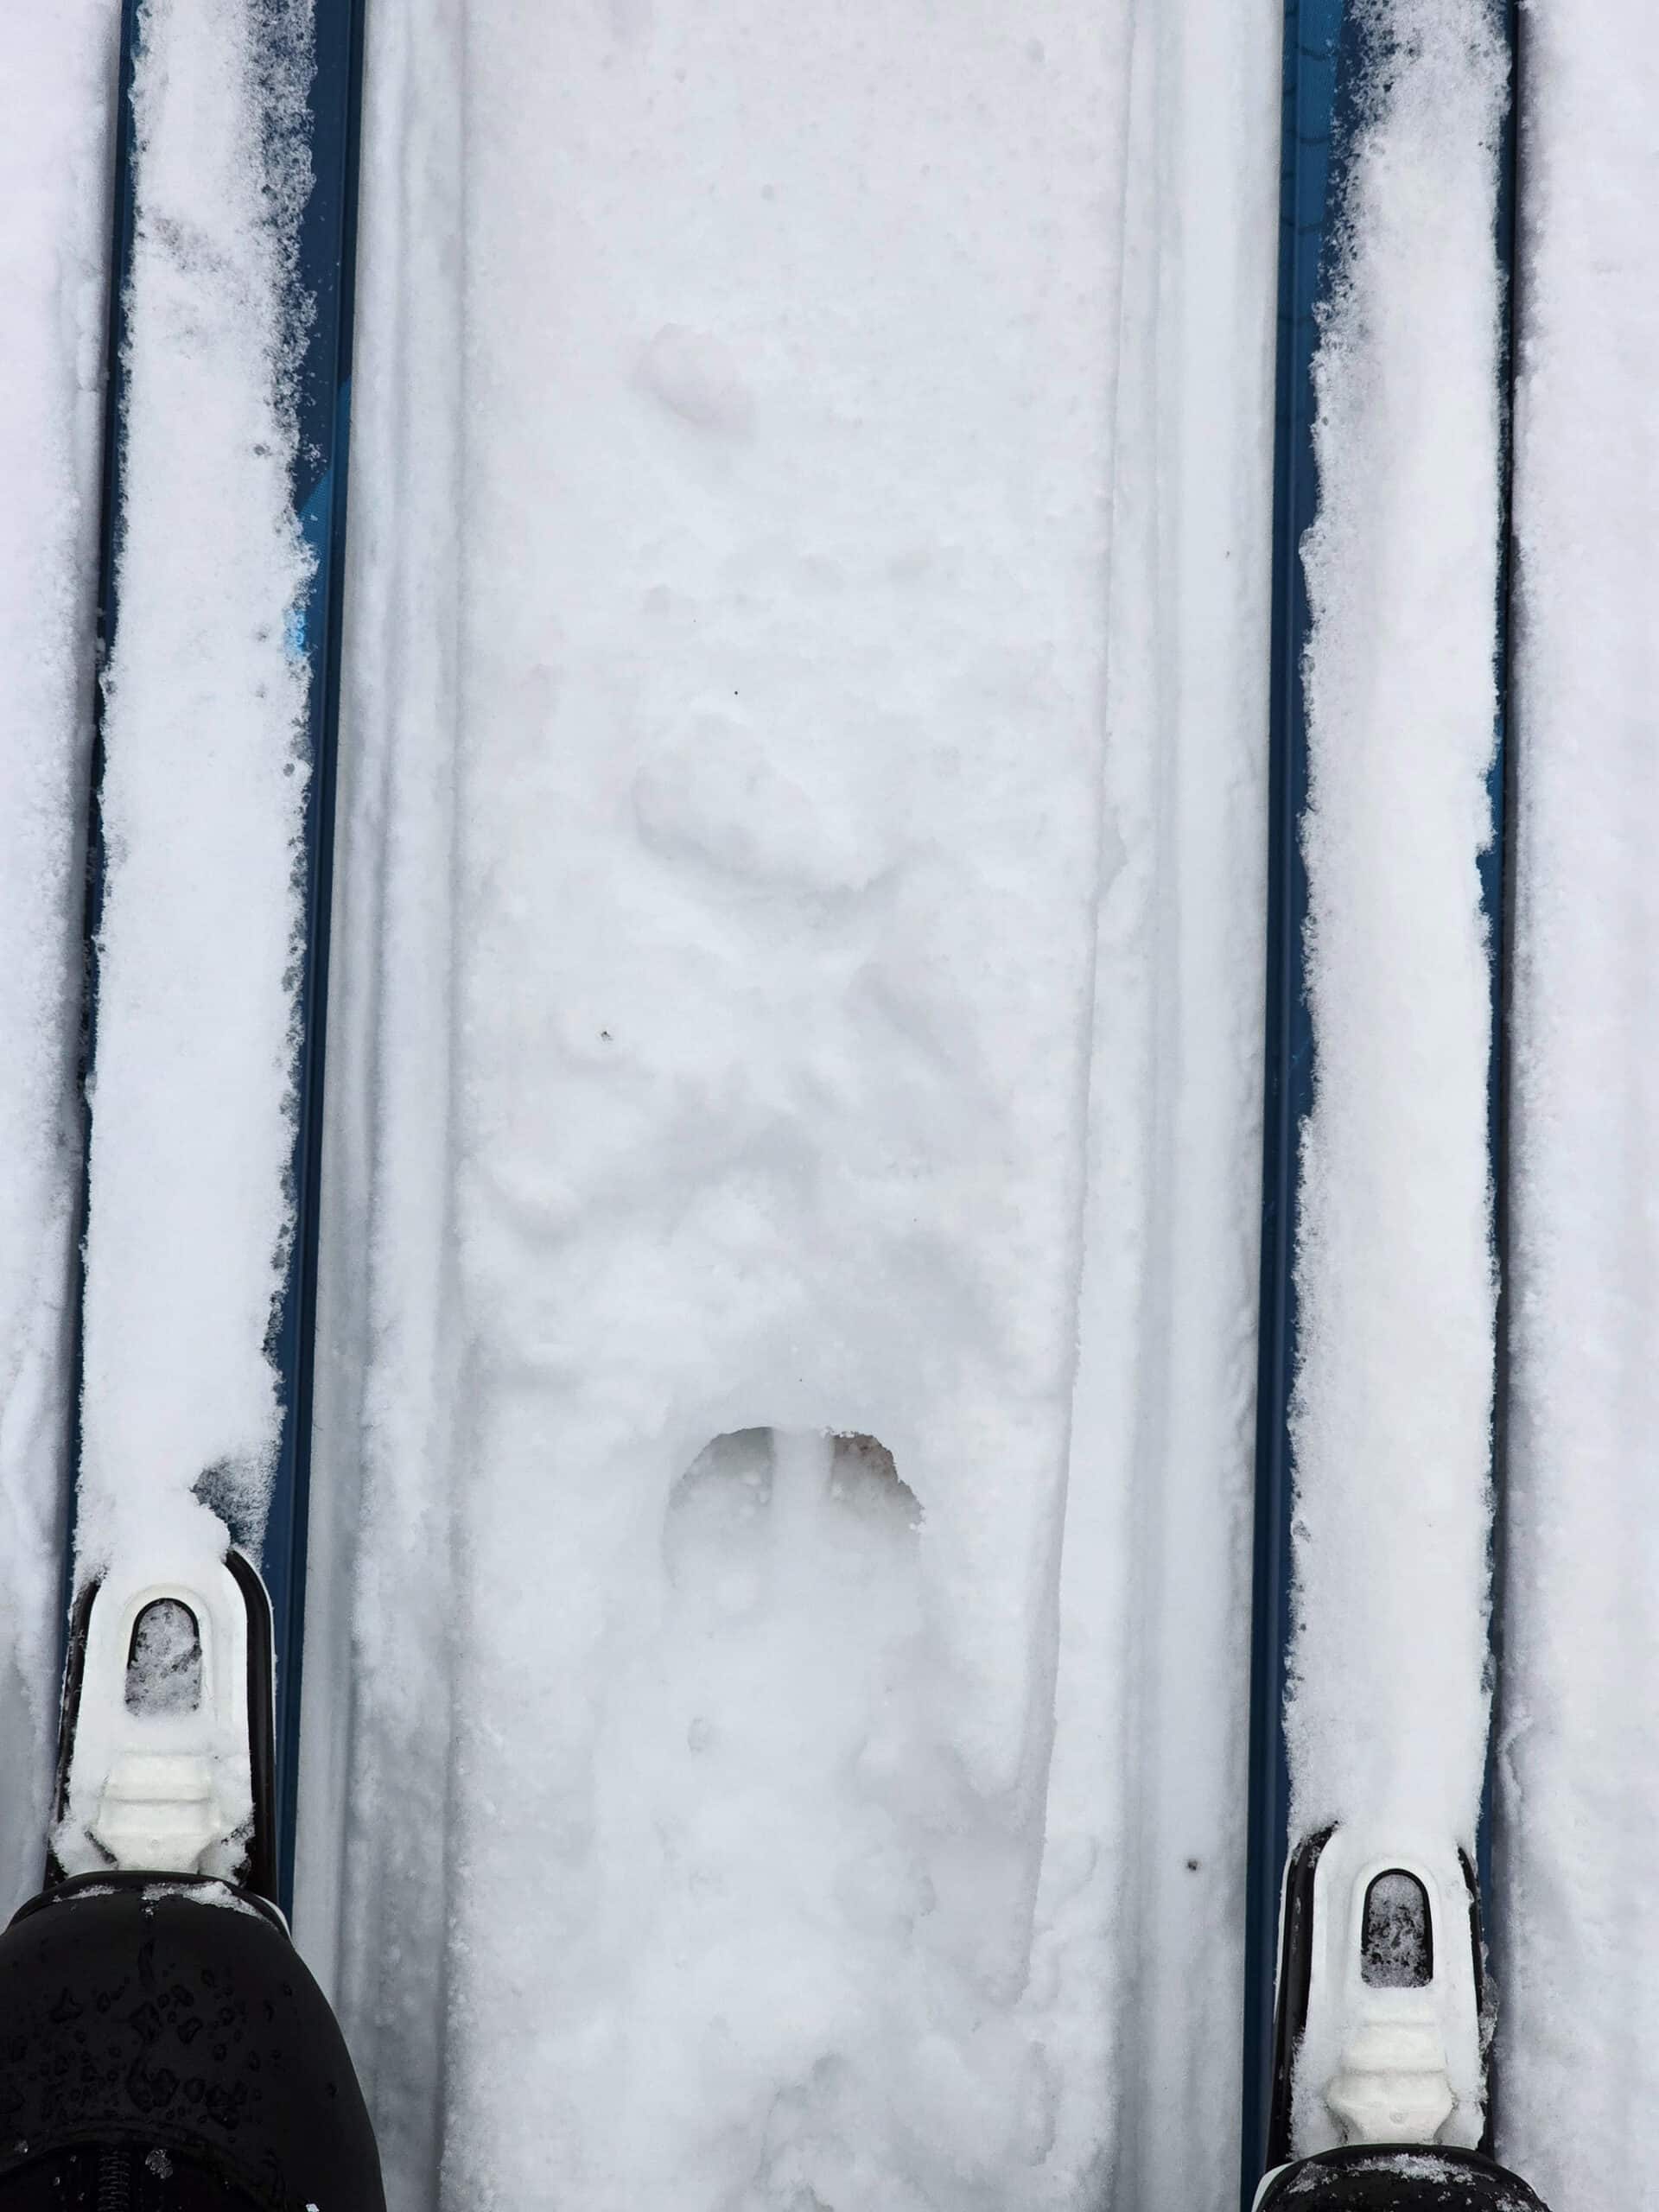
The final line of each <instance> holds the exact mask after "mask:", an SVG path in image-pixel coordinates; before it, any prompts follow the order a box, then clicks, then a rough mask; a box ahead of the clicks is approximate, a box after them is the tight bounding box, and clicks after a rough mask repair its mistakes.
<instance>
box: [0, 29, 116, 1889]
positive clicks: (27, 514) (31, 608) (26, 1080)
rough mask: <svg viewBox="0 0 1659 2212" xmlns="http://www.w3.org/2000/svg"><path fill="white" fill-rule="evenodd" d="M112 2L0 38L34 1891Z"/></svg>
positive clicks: (50, 1601) (11, 1488) (10, 1588)
mask: <svg viewBox="0 0 1659 2212" xmlns="http://www.w3.org/2000/svg"><path fill="white" fill-rule="evenodd" d="M7 44H8V64H7V71H8V73H7V75H6V77H5V78H4V79H0V101H3V105H4V109H5V118H6V120H5V127H4V128H3V130H0V200H3V203H4V205H5V207H6V209H7V217H6V221H5V223H4V225H3V226H0V296H3V297H4V299H5V302H6V334H5V343H4V344H3V346H0V423H3V424H4V425H5V432H4V435H5V448H4V452H5V465H4V477H5V487H6V491H5V502H4V518H3V524H0V701H3V702H4V703H3V711H0V948H3V952H0V1034H3V1036H4V1038H5V1040H6V1049H5V1058H4V1069H3V1075H0V1161H3V1163H4V1167H3V1173H0V1770H3V1772H4V1773H5V1775H6V1777H7V1783H8V1786H7V1788H6V1789H5V1791H4V1792H3V1793H0V1877H3V1879H4V1882H5V1884H6V1885H7V1888H8V1891H10V1894H12V1895H14V1896H16V1895H21V1894H22V1892H23V1891H25V1890H26V1889H27V1888H29V1887H30V1886H32V1885H33V1883H34V1882H35V1880H36V1879H37V1878H38V1872H39V1867H40V1864H41V1834H42V1832H43V1829H44V1825H45V1809H46V1802H47V1790H48V1775H49V1771H50V1756H51V1755H50V1745H51V1738H52V1734H53V1731H54V1720H55V1713H56V1707H57V1696H56V1688H55V1682H54V1677H55V1675H56V1671H57V1663H58V1652H57V1644H58V1630H57V1615H58V1605H59V1596H60V1589H59V1584H60V1572H59V1568H58V1566H57V1558H56V1554H57V1549H58V1542H59V1535H60V1516H61V1513H62V1506H63V1479H64V1468H65V1455H66V1446H67V1438H68V1430H69V1395H70V1384H69V1373H68V1345H69V1311H70V1296H71V1291H70V1262H71V1255H72V1250H73V1238H74V1235H75V1224H76V1217H77V1214H78V1210H79V1202H80V1190H79V1185H80V1160H79V1152H80V1138H79V1122H78V1117H77V1116H75V1113H74V1110H73V1078H74V1060H75V1051H76V1046H77V1041H78V1031H79V1006H78V1003H77V1001H76V999H75V997H74V995H73V994H72V992H71V991H70V989H69V988H68V984H69V980H70V978H71V976H72V975H73V973H74V972H75V970H76V969H78V967H79V943H80V926H81V911H80V910H81V869H82V862H81V855H82V853H83V851H84V849H85V798H84V792H85V789H86V760H87V748H88V745H89V742H90V737H91V709H92V634H93V630H92V625H93V589H94V564H95V560H96V552H97V534H98V467H99V392H100V390H101V385H102V373H103V334H104V289H105V274H104V256H105V252H106V251H107V244H106V239H107V228H108V225H107V210H106V207H105V171H106V165H107V160H108V151H107V134H108V110H107V103H106V101H105V86H106V85H107V83H108V81H109V79H110V73H111V68H112V66H113V65H112V56H113V47H112V43H111V21H110V15H109V10H108V9H107V8H106V7H105V6H104V5H102V4H101V0H100V3H99V4H88V0H64V4H63V5H62V6H60V7H54V9H52V10H49V11H46V10H40V11H36V12H35V17H34V20H32V21H31V22H29V24H27V25H20V26H15V27H13V29H12V30H11V31H10V33H9V35H8V41H7Z"/></svg>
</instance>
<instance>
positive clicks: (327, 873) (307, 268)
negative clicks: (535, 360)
mask: <svg viewBox="0 0 1659 2212" xmlns="http://www.w3.org/2000/svg"><path fill="white" fill-rule="evenodd" d="M148 12H149V11H148V8H147V4H146V0H123V5H122V11H121V35H120V60H119V78H118V88H117V100H118V106H117V116H116V128H115V157H116V158H115V202H114V226H113V232H112V239H111V272H110V308H109V330H108V357H107V382H106V391H105V424H104V467H103V487H102V524H101V536H100V547H99V594H98V648H99V666H100V669H102V668H105V667H106V666H107V665H108V664H109V661H110V658H111V653H112V652H113V651H114V648H115V644H116V639H117V633H118V627H119V624H120V620H121V607H120V591H121V584H122V573H121V562H122V543H121V534H122V518H123V513H124V499H125V488H126V486H125V476H126V467H125V446H126V439H127V429H128V422H127V403H128V383H129V364H130V342H129V341H130V333H129V327H128V310H129V301H130V278H131V274H132V267H133V257H134V247H135V238H136V230H137V175H136V157H135V147H136V123H135V114H134V80H135V73H136V69H137V63H138V61H139V59H140V56H141V55H142V53H143V44H144V39H145V35H146V28H147V16H148ZM255 21H256V22H257V26H258V28H259V30H260V33H261V35H264V36H265V37H266V38H267V39H268V40H269V41H270V48H271V50H270V52H269V54H266V55H264V56H262V60H263V61H264V62H265V63H267V64H268V66H269V70H270V76H271V77H272V79H280V78H283V77H285V76H287V75H289V74H291V73H292V71H293V68H294V65H295V63H296V60H297V61H298V63H299V65H300V67H301V69H302V72H303V73H304V75H305V76H306V78H307V79H308V83H307V91H306V97H305V104H304V113H303V118H302V121H301V123H300V124H299V126H298V130H299V135H300V137H302V140H303V142H304V149H305V152H306V155H307V156H308V163H309V172H310V187H309V193H308V198H307V200H306V202H305V205H304V207H303V209H302V211H301V213H300V216H299V222H298V257H297V272H296V274H297V283H296V289H295V291H294V295H293V296H292V297H291V298H290V299H289V300H288V301H287V302H286V303H285V313H286V314H287V315H289V318H290V319H291V323H290V335H291V337H292V338H293V339H294V340H295V341H296V342H295V353H296V368H297V374H296V415H297V431H298V437H297V443H296V454H295V460H294V465H293V471H292V477H291V489H292V500H293V511H294V514H295V517H296V520H297V522H298V524H299V527H300V530H301V532H302V536H303V537H304V540H305V543H306V546H307V549H308V551H309V553H310V555H311V557H312V563H313V567H312V573H311V577H310V582H309V586H308V593H307V595H306V597H305V600H304V601H303V604H302V606H301V607H300V608H299V609H298V610H297V611H296V617H295V620H294V622H293V624H292V627H291V632H290V636H289V646H290V650H291V651H292V652H295V653H296V655H298V656H300V657H302V660H303V664H304V680H305V689H306V712H305V723H306V734H307V739H308V752H309V760H310V766H311V774H310V777H309V779H308V785H307V792H306V801H305V815H304V822H303V829H302V868H301V872H300V881H299V883H298V887H297V889H298V897H299V901H300V909H301V942H302V953H301V959H300V972H299V976H298V1028H297V1036H296V1054H295V1064H294V1067H293V1071H292V1077H293V1085H294V1096H295V1098H296V1135H295V1143H294V1152H293V1161H292V1199H293V1205H294V1211H295V1226H294V1235H293V1238H292V1242H291V1245H290V1247H289V1254H288V1262H287V1274H286V1280H285V1282H284V1284H283V1293H282V1297H281V1300H280V1304H279V1307H278V1310H277V1312H276V1313H274V1314H273V1316H272V1324H271V1331H270V1356H271V1357H272V1360H273V1362H274V1363H275V1365H276V1367H277V1373H278V1377H279V1385H280V1395H281V1402H282V1430H281V1438H280V1443H279V1446H278V1451H277V1464H276V1469H275V1477H274V1483H273V1487H272V1491H271V1497H270V1511H269V1516H268V1518H267V1520H266V1522H265V1526H264V1538H263V1543H262V1545H261V1546H260V1552H261V1566H262V1568H263V1572H264V1580H265V1583H266V1585H267V1586H268V1588H269V1591H270V1601H271V1608H272V1614H273V1624H274V1641H275V1652H276V1662H277V1666H276V1762H275V1777H274V1819H273V1827H274V1838H275V1851H276V1860H277V1884H278V1887H279V1891H280V1896H281V1900H282V1902H283V1905H284V1906H285V1907H286V1906H287V1905H288V1904H289V1902H290V1900H291V1897H292V1890H293V1857H294V1839H295V1831H296V1817H297V1796H296V1777H297V1764H298V1757H297V1755H298V1743H299V1726H300V1693H301V1674H302V1654H303V1623H304V1605H305V1564H306V1529H307V1502H308V1483H309V1470H310V1423H311V1401H312V1366H313V1338H314V1332H315V1304H316V1266H317V1233H318V1224H319V1207H320V1199H321V1192H320V1166H321V1135H322V1084H323V1046H324V1027H325V1019H326V1011H327V984H328V919H329V903H330V889H331V878H332V864H333V849H334V766H335V753H336V745H337V732H338V721H339V701H340V615H341V601H342V594H343V588H344V549H345V532H346V433H347V423H348V416H349V405H350V393H351V357H352V320H353V313H352V310H353V276H354V263H355V252H356V238H357V185H358V137H359V114H360V109H361V89H362V70H363V0H315V5H314V6H310V7H308V6H306V5H304V4H303V0H296V3H295V4H292V5H288V6H283V7H271V8H267V9H264V10H259V11H257V14H256V17H255ZM104 713H105V701H104V697H103V694H102V690H100V694H99V702H98V706H97V723H96V727H95V732H94V742H93V750H92V798H91V804H90V810H89V818H88V838H87V897H86V1020H85V1029H84V1039H83V1048H82V1082H83V1089H85V1087H86V1084H88V1083H89V1082H90V1078H91V1076H92V1068H93V1065H94V1061H95V1058H96V1053H97V1040H98V1027H99V940H100V934H101V929H102V925H103V918H104V893H105V836H104V823H103V817H102V808H101V798H100V794H101V791H102V787H103V781H104V767H105V741H104ZM86 1137H87V1145H88V1157H89V1158H90V1145H91V1116H90V1111H89V1112H88V1114H87V1116H86ZM83 1189H85V1184H83ZM76 1359H77V1363H78V1365H79V1363H80V1361H81V1359H82V1347H81V1345H80V1344H79V1341H78V1343H77V1347H76ZM75 1381H76V1388H75V1389H74V1392H73V1402H74V1404H75V1407H76V1408H77V1411H76V1420H77V1423H79V1403H80V1395H81V1394H80V1387H79V1384H80V1376H79V1373H78V1374H77V1376H76V1378H75ZM79 1451H80V1438H79V1429H77V1433H76V1434H75V1436H74V1437H73V1439H72V1455H71V1465H72V1467H73V1466H76V1465H78V1464H79ZM72 1508H73V1501H72ZM233 1533H236V1534H238V1535H241V1534H243V1532H241V1531H235V1532H233ZM71 1534H72V1535H73V1531H72V1532H71ZM72 1550H73V1545H72V1543H66V1573H67V1572H68V1560H69V1558H70V1555H71V1553H72Z"/></svg>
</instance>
